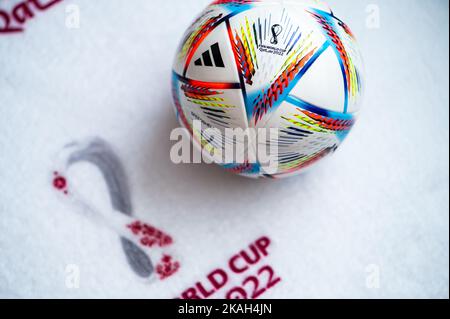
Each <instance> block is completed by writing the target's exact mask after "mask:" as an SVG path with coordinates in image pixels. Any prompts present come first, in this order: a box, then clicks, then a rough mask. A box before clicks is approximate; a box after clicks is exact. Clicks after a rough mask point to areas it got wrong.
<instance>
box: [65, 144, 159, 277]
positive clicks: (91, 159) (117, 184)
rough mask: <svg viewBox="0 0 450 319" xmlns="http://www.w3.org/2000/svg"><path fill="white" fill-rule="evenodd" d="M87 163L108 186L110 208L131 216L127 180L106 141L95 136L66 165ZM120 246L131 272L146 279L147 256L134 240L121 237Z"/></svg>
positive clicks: (149, 264)
mask: <svg viewBox="0 0 450 319" xmlns="http://www.w3.org/2000/svg"><path fill="white" fill-rule="evenodd" d="M80 162H88V163H90V164H93V165H95V166H96V167H97V168H98V169H99V170H100V171H101V173H102V175H103V178H104V179H105V182H106V185H107V187H108V191H109V195H110V199H111V204H112V207H113V208H114V209H115V210H116V211H118V212H121V213H123V214H125V215H127V216H132V211H133V208H132V204H131V195H130V189H129V186H128V179H127V177H126V174H125V169H124V168H123V166H122V163H121V161H120V159H119V157H118V156H117V155H116V154H115V153H114V151H113V150H112V148H111V147H110V146H109V144H108V143H107V142H106V141H104V140H102V139H99V138H96V139H93V140H92V142H90V143H89V145H88V146H87V147H86V148H85V149H83V150H80V151H78V152H75V153H74V154H72V155H71V156H70V158H69V165H70V166H72V165H74V164H77V163H80ZM121 242H122V247H123V250H124V252H125V255H126V257H127V260H128V263H129V264H130V266H131V268H132V269H133V271H134V272H135V273H136V274H137V275H138V276H140V277H143V278H148V277H150V276H151V275H152V274H153V272H154V266H153V264H152V262H151V260H150V258H149V257H148V256H147V255H146V254H145V253H144V252H143V251H142V250H141V249H140V248H139V247H138V246H137V245H135V244H134V243H132V242H131V241H129V240H128V239H125V238H122V237H121Z"/></svg>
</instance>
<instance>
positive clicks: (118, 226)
mask: <svg viewBox="0 0 450 319" xmlns="http://www.w3.org/2000/svg"><path fill="white" fill-rule="evenodd" d="M79 163H89V164H91V165H93V166H94V167H96V168H97V169H98V170H100V172H101V173H102V176H103V178H104V180H105V182H106V185H107V188H108V191H109V196H110V200H111V208H110V210H109V211H106V212H105V211H102V210H99V209H98V208H97V207H95V206H94V205H93V204H92V203H91V200H90V198H85V197H84V196H83V195H81V193H80V192H79V190H78V189H76V188H75V187H74V186H73V183H71V182H70V180H69V178H68V176H69V171H70V169H71V168H72V167H73V166H75V165H77V164H79ZM51 185H52V187H53V188H54V189H55V191H56V192H57V193H58V194H60V196H61V198H62V200H63V201H64V202H66V203H67V204H69V205H70V208H71V209H72V210H73V211H75V212H77V213H78V214H79V215H81V216H84V217H87V218H89V219H91V220H92V221H93V222H95V223H96V224H99V225H101V226H103V227H106V228H108V229H110V230H111V231H113V232H115V233H116V234H117V235H118V237H119V238H120V241H121V244H122V248H123V250H124V253H125V256H126V259H127V260H128V263H129V265H130V267H131V268H132V270H133V271H134V272H135V273H136V275H138V276H139V277H142V278H146V279H152V278H157V279H159V280H166V279H168V278H170V277H172V276H173V275H175V274H176V273H178V272H179V270H180V268H181V263H180V261H179V259H178V257H177V254H176V253H175V252H174V243H175V240H174V239H173V237H172V236H171V235H169V234H168V233H166V232H165V231H163V230H161V229H160V228H157V227H155V226H153V225H152V224H150V223H148V222H144V221H142V220H137V219H136V218H134V217H133V208H132V203H131V196H130V188H129V185H128V181H127V175H126V173H125V168H124V167H123V166H122V163H121V161H120V159H119V157H118V156H117V155H116V153H115V152H114V151H113V148H112V147H111V146H110V145H109V144H108V143H107V142H106V141H104V140H102V139H98V138H94V139H89V140H86V141H83V142H75V143H71V144H69V145H68V146H66V147H65V148H64V149H63V150H62V151H61V152H60V154H59V155H58V156H57V162H56V163H55V170H54V171H53V173H52V180H51ZM99 186H100V185H99Z"/></svg>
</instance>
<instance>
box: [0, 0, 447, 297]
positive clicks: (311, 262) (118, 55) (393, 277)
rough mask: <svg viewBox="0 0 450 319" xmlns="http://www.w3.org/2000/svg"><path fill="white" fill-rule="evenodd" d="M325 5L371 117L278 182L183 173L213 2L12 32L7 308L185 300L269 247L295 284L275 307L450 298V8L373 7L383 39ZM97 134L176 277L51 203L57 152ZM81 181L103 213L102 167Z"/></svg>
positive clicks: (0, 156)
mask: <svg viewBox="0 0 450 319" xmlns="http://www.w3.org/2000/svg"><path fill="white" fill-rule="evenodd" d="M16 2H17V1H16ZM329 2H330V6H331V7H332V8H333V9H334V12H335V13H336V14H337V15H338V16H339V17H341V18H342V19H343V20H344V21H346V22H347V23H348V24H349V26H350V27H351V28H352V30H353V31H354V33H355V34H356V36H357V38H358V39H359V42H360V46H361V49H362V52H363V56H364V59H365V64H366V94H365V103H364V108H363V113H362V116H361V117H360V120H359V122H358V124H357V125H356V127H355V129H354V130H353V132H352V134H351V135H350V137H349V138H348V140H347V141H346V143H345V144H344V146H343V147H342V148H341V149H340V150H339V151H338V152H337V153H336V155H335V156H333V157H332V158H331V159H329V160H327V161H326V162H325V163H324V164H323V165H320V167H318V168H317V169H315V170H314V171H311V172H310V173H308V174H307V175H303V176H300V177H297V178H293V179H288V180H283V181H268V180H261V181H253V180H246V179H244V178H240V177H237V176H233V175H231V174H227V173H225V172H223V171H222V170H221V169H220V168H217V167H215V166H200V165H197V166H195V165H194V166H193V165H182V166H176V165H174V164H172V163H171V162H170V159H169V150H170V147H171V142H170V141H169V133H170V131H171V130H172V129H173V128H175V127H176V126H177V123H176V120H175V116H174V114H173V109H172V106H171V92H170V76H171V66H172V59H173V53H174V52H175V51H176V48H177V45H178V43H179V40H180V39H181V36H182V34H183V32H184V30H185V29H186V28H187V26H188V25H189V24H190V22H191V21H192V19H193V17H194V16H195V15H196V14H197V13H198V12H200V11H201V10H202V9H203V7H204V6H206V5H207V3H208V1H207V0H190V1H184V0H171V1H160V0H154V1H148V0H133V1H123V0H96V1H89V0H73V1H64V2H63V4H61V5H58V6H56V7H54V8H53V9H51V10H49V11H47V12H44V13H39V14H38V15H37V16H36V18H35V19H33V20H32V21H30V22H28V23H27V25H26V32H25V33H23V34H17V35H9V36H4V35H1V36H0V296H1V297H10V298H14V297H32V298H33V297H56V298H81V297H93V298H96V297H125V298H152V297H153V298H173V297H176V296H178V295H179V294H180V293H181V292H182V291H183V290H184V289H186V288H188V287H189V286H190V285H192V284H194V283H195V282H196V281H198V280H199V279H200V280H201V279H202V278H204V277H205V275H206V274H207V273H208V272H209V271H211V270H213V269H214V268H216V267H221V266H223V265H224V264H226V262H227V260H228V258H229V257H230V256H231V255H232V254H234V253H236V252H239V251H240V250H241V249H244V248H245V247H246V246H247V245H248V244H250V243H251V242H252V241H254V240H256V239H257V238H258V237H260V236H262V235H266V236H269V237H270V238H271V239H272V240H273V242H274V244H273V246H272V247H271V249H270V251H271V255H270V257H269V258H270V259H269V260H268V262H269V263H270V264H271V265H273V267H274V269H275V270H276V272H277V273H278V274H279V275H280V276H281V277H282V278H283V281H282V283H280V285H279V286H277V287H276V288H274V289H273V290H271V291H270V292H269V293H267V294H266V295H265V297H276V298H278V297H286V298H296V297H299V298H319V297H327V298H339V297H344V298H347V297H352V298H377V297H386V298H393V297H407V298H412V297H419V298H428V297H438V298H448V296H449V213H448V211H449V168H448V163H449V122H448V118H449V92H448V86H449V73H448V72H449V71H448V69H449V65H448V64H449V63H448V56H449V51H448V45H449V42H448V41H449V40H448V37H449V34H448V25H449V18H448V1H438V0H434V1H419V0H415V1H413V0H401V1H389V0H383V1H381V0H380V1H376V2H375V3H377V5H378V9H379V15H380V19H381V20H380V28H378V29H373V28H368V27H367V24H366V21H367V19H369V18H368V17H370V15H371V14H374V12H375V14H376V8H375V11H373V7H368V5H369V4H371V3H373V1H369V0H363V1H361V0H353V1H350V0H346V1H343V0H340V1H337V0H333V1H329ZM69 4H75V5H77V6H78V8H79V10H80V22H81V27H80V28H79V29H69V28H67V27H66V26H65V20H66V18H67V17H68V16H69V15H70V13H71V12H73V8H71V7H68V5H69ZM1 5H3V3H1V2H0V6H1ZM66 9H67V11H66ZM367 9H369V10H368V11H366V10H367ZM369 22H370V21H369ZM369 25H372V24H369ZM89 136H99V137H102V138H104V139H106V140H108V141H109V142H110V143H111V144H112V145H113V146H114V147H115V149H116V150H117V152H118V154H119V155H120V157H121V158H122V159H123V162H124V163H123V164H124V166H125V168H126V170H127V173H128V175H129V179H130V183H131V187H132V190H131V191H132V200H133V204H134V208H135V214H136V215H137V216H139V217H142V218H145V219H146V220H154V221H155V223H156V224H158V225H160V224H162V225H167V226H166V229H165V230H166V231H167V232H169V233H170V234H172V235H173V236H174V238H175V240H176V245H177V247H176V249H177V251H178V252H179V253H180V255H181V257H182V265H183V268H182V270H181V272H180V273H179V274H178V275H177V276H175V277H174V278H172V279H170V280H169V281H167V282H154V283H146V282H144V281H142V280H141V279H138V278H137V277H136V276H135V275H134V274H133V272H132V271H131V269H130V268H129V266H128V265H127V263H126V259H125V257H124V254H123V252H122V250H121V246H120V244H119V239H118V237H117V235H115V234H114V233H112V232H111V231H109V230H108V229H104V228H102V227H99V226H98V225H95V224H93V223H91V222H90V221H89V220H87V219H84V218H83V217H81V216H79V215H77V214H75V213H74V212H73V211H72V210H71V209H70V207H68V206H67V205H66V204H65V203H64V202H63V201H60V200H59V199H58V196H56V194H54V192H53V189H52V187H51V185H50V183H49V176H50V175H49V174H50V173H51V170H52V164H53V161H54V156H55V154H56V153H57V152H58V151H59V149H60V148H61V147H62V146H64V145H65V144H66V143H68V142H70V141H72V140H79V139H83V138H85V137H89ZM78 173H79V174H75V172H72V174H73V175H76V176H77V183H79V185H81V186H82V188H84V192H86V194H90V195H91V197H92V200H93V201H95V202H97V203H98V205H99V206H101V205H105V207H106V206H108V198H107V197H106V196H105V194H106V190H105V189H104V185H103V184H102V181H101V179H100V178H99V175H96V174H98V173H97V172H96V171H93V170H92V169H91V168H90V167H89V166H83V167H79V168H78ZM71 265H75V266H76V267H77V268H73V267H71ZM371 266H372V267H371ZM74 269H78V270H79V274H80V283H79V284H80V285H79V288H78V289H70V285H69V288H68V286H67V285H66V284H67V283H68V282H67V281H69V283H70V279H71V278H72V277H71V276H72V275H73V271H74ZM373 270H378V271H379V274H380V281H379V283H380V286H379V288H378V289H369V288H368V286H367V281H368V280H369V281H370V279H373V274H374V273H373ZM368 271H369V272H368ZM370 271H372V272H370ZM375 273H376V271H375Z"/></svg>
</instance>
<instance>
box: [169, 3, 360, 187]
mask: <svg viewBox="0 0 450 319" xmlns="http://www.w3.org/2000/svg"><path fill="white" fill-rule="evenodd" d="M362 68H363V65H362V59H361V55H360V53H359V50H358V47H357V44H356V41H355V38H354V36H353V34H352V32H351V31H350V29H349V28H348V27H347V25H346V24H345V23H344V22H342V21H341V20H340V19H339V18H337V17H336V16H335V15H334V13H333V12H332V11H331V10H330V8H329V7H328V6H327V5H326V4H324V3H323V2H321V1H314V0H299V1H293V0H292V1H257V0H234V1H233V0H222V1H221V0H219V1H214V2H213V3H212V4H211V5H210V6H208V7H207V8H206V10H205V11H204V12H203V13H202V14H201V15H200V17H199V18H198V19H197V20H196V21H195V22H194V23H193V24H192V26H191V27H190V28H189V29H188V30H187V32H186V35H185V37H184V39H183V41H182V43H181V46H180V48H179V52H178V53H177V55H176V59H175V63H174V67H173V77H172V78H173V81H172V85H173V99H174V105H175V108H176V112H177V116H178V118H179V121H180V123H181V124H182V125H183V126H184V127H185V128H186V129H187V130H189V132H190V134H191V136H192V139H193V142H194V144H196V145H197V146H199V147H201V148H202V150H203V151H204V152H207V153H208V154H211V155H212V157H214V156H215V157H216V158H217V156H216V155H217V154H221V155H220V158H222V161H218V162H219V164H220V165H222V166H224V167H225V168H226V169H228V170H230V171H233V172H235V173H238V174H241V175H244V176H249V177H269V178H278V177H286V176H291V175H294V174H297V173H300V172H302V171H304V170H305V169H307V168H309V167H311V166H313V164H315V163H317V162H318V161H319V160H321V159H323V158H324V157H326V156H328V155H329V154H331V153H333V152H334V151H335V150H336V149H337V148H338V147H339V146H340V144H341V143H342V141H343V140H344V139H345V137H346V136H347V135H348V133H349V132H350V130H351V128H352V127H353V125H354V123H355V120H356V117H357V115H358V112H359V110H360V101H361V94H362V83H363V79H362ZM198 124H201V128H200V127H199V126H198ZM237 128H240V129H245V130H247V129H248V131H246V132H249V131H251V130H253V131H254V132H256V133H253V134H250V133H249V134H248V135H247V136H246V138H245V143H246V145H245V146H244V147H243V150H242V149H241V150H240V152H241V153H242V152H244V154H238V156H235V157H233V160H231V161H230V160H229V158H228V160H226V156H224V153H226V151H227V150H228V151H229V150H230V149H232V147H231V148H230V146H234V147H236V146H241V145H243V144H244V141H243V140H242V138H229V133H230V132H231V131H232V130H231V129H237ZM263 129H266V131H267V133H266V134H262V133H261V132H262V131H263ZM268 129H271V130H270V131H269V130H268ZM241 131H242V130H241ZM274 132H276V133H275V135H274ZM271 147H273V148H274V149H276V152H270V151H269V152H266V153H262V152H260V149H261V148H262V149H264V150H266V151H267V150H268V149H269V148H271ZM238 152H239V151H238ZM261 154H266V155H267V156H264V164H263V163H262V160H261V159H262V156H261ZM236 158H241V160H239V161H238V160H236ZM267 161H270V162H271V165H270V169H269V168H268V167H269V166H268V165H267V163H266V162H267ZM273 163H275V164H276V166H275V167H274V166H273Z"/></svg>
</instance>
